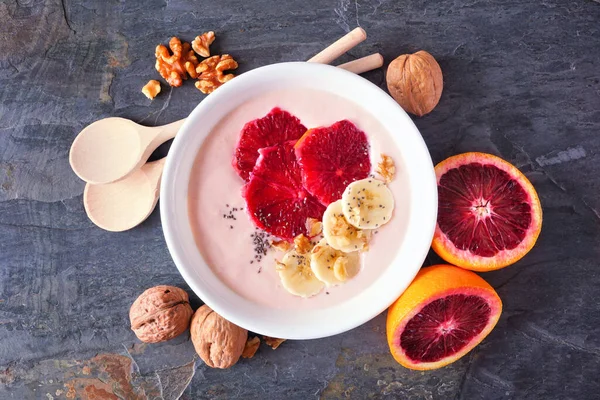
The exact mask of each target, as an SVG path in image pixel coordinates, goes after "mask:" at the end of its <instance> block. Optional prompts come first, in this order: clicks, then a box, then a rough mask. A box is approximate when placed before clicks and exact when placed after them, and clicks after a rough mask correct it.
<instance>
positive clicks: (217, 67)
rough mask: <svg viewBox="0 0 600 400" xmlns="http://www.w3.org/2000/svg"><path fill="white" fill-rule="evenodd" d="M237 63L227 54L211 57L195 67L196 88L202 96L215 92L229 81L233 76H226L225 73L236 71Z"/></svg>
mask: <svg viewBox="0 0 600 400" xmlns="http://www.w3.org/2000/svg"><path fill="white" fill-rule="evenodd" d="M237 67H238V63H237V62H236V61H235V60H234V59H233V57H231V56H230V55H229V54H223V55H221V56H212V57H210V58H207V59H206V60H203V61H202V62H200V64H198V66H197V67H196V73H198V82H196V88H198V90H200V91H201V92H202V93H204V94H209V93H212V92H214V91H215V89H217V88H218V87H219V86H221V85H222V84H223V83H225V82H227V81H229V80H231V79H232V78H233V77H234V76H235V75H233V74H226V73H225V71H229V70H232V69H236V68H237Z"/></svg>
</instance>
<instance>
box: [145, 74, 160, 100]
mask: <svg viewBox="0 0 600 400" xmlns="http://www.w3.org/2000/svg"><path fill="white" fill-rule="evenodd" d="M142 93H144V94H145V95H146V97H147V98H149V99H150V100H152V99H153V98H155V97H156V95H157V94H159V93H160V82H159V81H156V80H154V79H151V80H149V81H148V83H146V84H145V85H144V87H143V88H142Z"/></svg>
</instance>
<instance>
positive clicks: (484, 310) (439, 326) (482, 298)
mask: <svg viewBox="0 0 600 400" xmlns="http://www.w3.org/2000/svg"><path fill="white" fill-rule="evenodd" d="M501 312H502V302H501V301H500V298H499V297H498V295H497V294H496V291H495V290H494V289H493V288H492V287H491V286H490V285H489V284H488V283H487V282H486V281H484V280H483V279H482V278H481V277H480V276H479V275H477V274H475V273H474V272H471V271H466V270H464V269H460V268H458V267H454V266H451V265H435V266H433V267H427V268H422V269H421V270H420V271H419V273H418V274H417V276H416V277H415V279H414V280H413V282H412V283H411V284H410V286H409V287H408V288H407V289H406V290H405V291H404V293H403V294H402V295H401V296H400V297H399V298H398V300H396V301H395V302H394V304H392V305H391V306H390V308H389V310H388V315H387V323H386V330H387V340H388V345H389V346H390V351H391V352H392V356H394V358H395V359H396V361H398V362H399V363H400V364H402V365H403V366H405V367H406V368H410V369H418V370H428V369H436V368H440V367H443V366H445V365H448V364H450V363H452V362H454V361H456V360H458V359H459V358H461V357H462V356H464V355H465V354H467V353H468V352H469V351H470V350H471V349H473V348H474V347H475V346H477V345H478V344H479V343H480V342H481V341H482V340H483V339H484V338H485V337H486V336H487V335H488V334H489V333H490V332H491V331H492V329H493V328H494V326H495V325H496V322H498V319H499V318H500V314H501Z"/></svg>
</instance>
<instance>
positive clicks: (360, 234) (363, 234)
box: [356, 229, 371, 251]
mask: <svg viewBox="0 0 600 400" xmlns="http://www.w3.org/2000/svg"><path fill="white" fill-rule="evenodd" d="M356 237H357V238H359V239H361V242H362V249H361V250H362V251H368V250H369V239H370V238H371V231H370V230H362V229H359V230H357V231H356Z"/></svg>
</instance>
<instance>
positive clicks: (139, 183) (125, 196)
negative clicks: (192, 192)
mask: <svg viewBox="0 0 600 400" xmlns="http://www.w3.org/2000/svg"><path fill="white" fill-rule="evenodd" d="M166 159H167V158H166V157H165V158H162V159H160V160H158V161H153V162H149V163H147V164H144V165H143V166H142V167H141V168H139V169H137V170H136V171H134V172H132V173H131V174H130V175H128V176H127V177H125V178H124V179H121V180H120V181H117V182H112V183H107V184H103V185H93V184H90V183H88V184H87V185H85V190H84V191H83V206H84V207H85V212H86V213H87V215H88V217H89V218H90V219H91V220H92V222H93V223H94V224H96V225H98V226H99V227H100V228H102V229H105V230H107V231H111V232H122V231H126V230H128V229H131V228H133V227H135V226H137V225H139V224H140V223H142V222H143V221H144V220H145V219H146V218H148V216H149V215H150V214H151V213H152V210H154V207H155V206H156V203H157V202H158V196H159V193H160V178H161V177H162V172H163V168H164V166H165V161H166Z"/></svg>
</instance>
